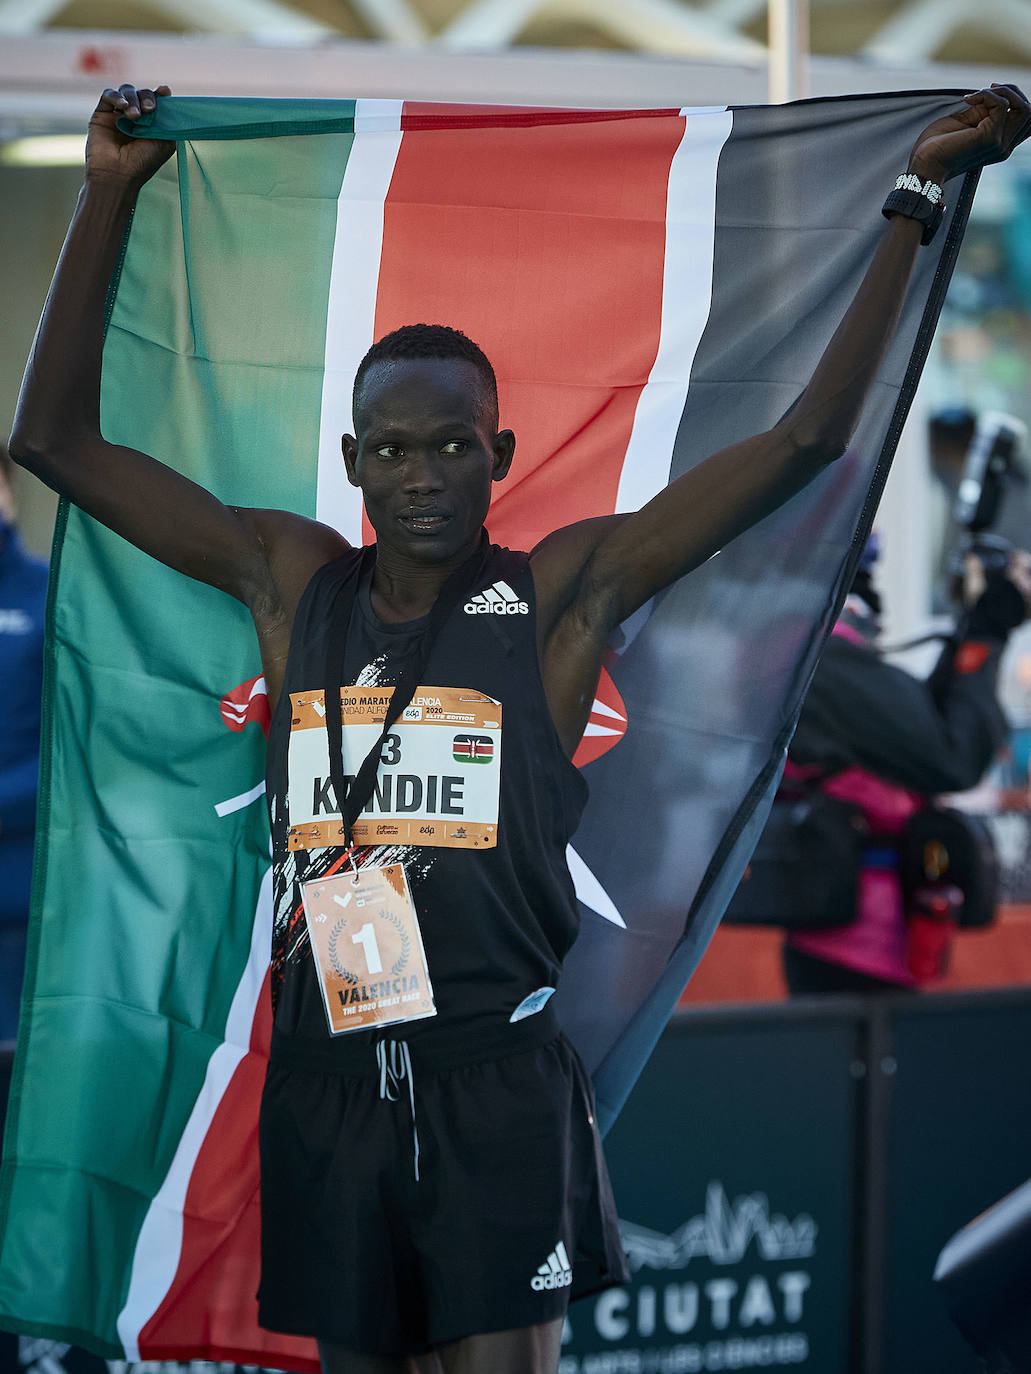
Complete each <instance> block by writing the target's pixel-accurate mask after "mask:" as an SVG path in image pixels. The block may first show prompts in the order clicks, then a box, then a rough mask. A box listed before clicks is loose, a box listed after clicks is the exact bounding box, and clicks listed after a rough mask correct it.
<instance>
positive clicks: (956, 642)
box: [775, 536, 1031, 994]
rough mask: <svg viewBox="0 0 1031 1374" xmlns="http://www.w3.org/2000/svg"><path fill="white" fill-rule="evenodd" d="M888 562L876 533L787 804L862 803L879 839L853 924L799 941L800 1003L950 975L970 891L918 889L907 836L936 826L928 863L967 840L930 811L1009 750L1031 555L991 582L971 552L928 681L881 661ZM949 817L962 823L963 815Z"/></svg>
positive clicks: (863, 825) (791, 764) (865, 865)
mask: <svg viewBox="0 0 1031 1374" xmlns="http://www.w3.org/2000/svg"><path fill="white" fill-rule="evenodd" d="M876 557H877V543H876V536H872V537H871V541H870V542H869V543H868V545H867V549H866V551H865V553H864V556H863V559H862V562H861V564H860V568H859V571H858V573H857V575H856V577H855V580H854V582H853V585H852V589H851V591H850V593H849V596H848V598H847V599H846V602H845V605H844V608H843V610H842V613H841V616H840V617H839V619H838V621H837V623H836V625H835V627H834V630H833V632H832V635H831V638H830V640H829V641H828V644H827V647H826V649H825V650H824V653H823V655H822V657H821V659H820V662H819V665H818V666H817V669H816V673H815V674H814V677H813V682H812V685H811V687H810V689H809V693H808V695H807V697H806V701H805V705H804V707H803V709H802V714H801V717H800V718H799V722H798V728H797V730H796V732H795V737H794V739H793V741H792V743H791V746H790V749H789V751H788V766H787V769H786V771H785V775H784V782H783V784H782V788H781V794H780V796H779V798H778V802H777V803H776V804H775V805H776V806H781V807H783V806H784V805H791V804H792V803H793V802H797V799H798V796H799V794H800V792H803V791H806V790H807V789H809V790H811V789H813V788H818V789H819V791H820V793H821V794H822V795H823V796H824V797H829V798H831V799H834V800H836V801H838V802H841V803H847V804H851V806H852V808H853V816H854V820H855V822H856V823H857V824H858V825H859V827H860V829H861V830H862V831H864V832H865V833H864V834H863V836H862V844H861V846H860V854H861V857H860V863H859V873H858V882H857V883H856V885H855V888H854V893H855V896H854V900H853V903H852V905H853V908H854V910H853V912H852V913H850V914H851V919H849V914H845V917H844V919H845V921H846V922H847V923H846V924H838V925H836V926H828V927H827V928H816V927H813V928H810V929H797V930H789V932H788V935H787V938H786V940H785V944H784V950H783V962H784V973H785V977H786V979H787V983H788V988H789V990H790V991H791V993H792V994H803V993H819V992H861V991H877V990H884V989H890V988H917V987H921V986H926V985H932V984H933V983H935V982H937V981H939V980H940V979H941V977H942V976H944V973H945V971H946V969H947V964H948V950H949V944H950V943H951V935H952V931H953V930H954V928H955V924H956V918H957V915H958V910H959V909H960V908H961V905H962V901H963V898H964V896H965V895H967V894H964V893H963V892H962V891H958V890H957V888H956V886H955V880H954V875H953V874H952V873H950V872H947V871H944V869H943V871H942V873H941V874H938V875H937V877H938V878H940V879H941V881H929V882H928V883H927V884H926V885H924V886H921V887H918V888H917V889H916V890H907V888H906V884H905V881H904V879H905V874H904V873H903V871H902V869H903V865H904V858H903V855H904V852H905V843H906V834H907V830H911V827H912V825H913V818H914V817H918V816H919V817H921V818H922V819H923V820H925V821H929V822H930V828H928V827H927V826H926V825H924V826H923V827H922V828H921V835H920V840H919V846H920V849H921V853H923V852H924V851H925V850H927V852H929V853H930V854H932V855H933V854H934V853H935V852H941V851H942V848H943V845H945V844H947V845H949V846H950V847H951V845H952V840H951V835H952V834H954V832H948V835H949V838H944V839H941V840H936V839H935V832H934V825H935V822H936V819H937V820H938V822H939V823H940V824H942V825H943V826H948V825H949V824H950V823H951V822H950V821H949V820H944V821H943V820H941V813H935V812H934V811H933V809H928V804H929V802H930V800H931V799H932V798H933V797H935V796H936V795H938V794H940V793H949V792H961V791H965V790H967V789H968V788H971V787H974V786H975V785H976V784H977V783H978V782H979V781H980V779H981V777H982V775H983V774H984V772H985V770H986V769H987V768H988V766H989V764H990V763H991V761H992V758H993V756H994V755H995V753H996V752H997V750H998V749H999V748H1000V747H1001V746H1002V744H1003V743H1004V741H1005V739H1006V734H1007V724H1006V720H1005V717H1004V715H1003V712H1002V709H1001V707H1000V706H999V703H998V701H997V698H996V685H997V678H998V669H999V660H1000V658H1001V656H1002V650H1003V647H1004V645H1005V643H1006V640H1007V637H1008V636H1009V634H1010V632H1011V631H1013V630H1014V629H1016V627H1017V626H1018V625H1020V624H1021V623H1022V622H1023V621H1024V619H1025V617H1026V616H1027V615H1028V612H1029V611H1031V555H1029V554H1027V553H1025V552H1022V551H1014V552H1013V553H1011V554H1010V555H1009V558H1008V562H1007V563H1005V564H1004V565H1003V566H1002V567H1001V568H1000V569H999V570H998V571H996V572H992V573H990V574H989V575H987V576H986V573H985V568H984V565H983V564H982V563H981V561H980V560H979V559H978V558H977V557H975V556H973V555H970V556H968V557H967V558H966V560H965V572H964V576H963V580H962V588H961V589H960V593H961V604H962V610H961V613H960V616H959V620H958V623H957V626H956V629H955V632H954V634H953V636H952V637H951V638H950V639H949V640H948V642H947V643H946V645H945V648H944V649H943V651H942V654H941V656H940V658H939V660H938V663H937V665H936V666H935V668H934V671H933V672H932V673H931V675H930V677H928V678H927V679H926V680H921V679H919V678H916V677H914V676H913V675H912V674H910V673H907V672H904V671H903V670H902V669H900V668H897V667H894V666H893V665H891V664H889V663H887V662H885V660H884V659H883V658H882V657H881V656H880V654H879V652H878V651H877V648H876V641H877V638H878V635H879V632H880V612H881V600H880V596H879V595H878V593H877V591H876V589H875V587H874V584H873V578H872V571H873V566H874V563H875V561H876ZM946 814H947V815H951V818H952V821H954V822H955V823H956V824H962V818H957V816H956V813H946ZM945 834H946V832H945V831H943V836H944V835H945ZM936 847H937V848H936ZM932 876H934V875H932ZM961 885H962V884H961Z"/></svg>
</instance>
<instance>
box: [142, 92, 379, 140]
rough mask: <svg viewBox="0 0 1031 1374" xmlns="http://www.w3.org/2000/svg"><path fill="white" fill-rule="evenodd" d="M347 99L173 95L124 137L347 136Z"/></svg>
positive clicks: (350, 116) (350, 104) (350, 112)
mask: <svg viewBox="0 0 1031 1374" xmlns="http://www.w3.org/2000/svg"><path fill="white" fill-rule="evenodd" d="M354 106H355V102H354V101H353V100H255V99H249V98H246V97H244V98H242V99H241V98H235V99H233V98H226V99H222V100H219V99H211V98H209V97H207V96H173V97H171V98H168V99H164V100H162V101H160V103H159V104H158V106H157V108H156V109H155V110H152V111H151V112H150V113H149V114H144V115H141V116H140V118H139V119H138V120H133V121H132V122H131V123H130V122H129V121H127V120H123V121H122V122H121V126H120V127H121V128H122V131H123V132H124V133H130V134H134V135H135V136H136V137H137V138H175V139H184V138H185V139H191V140H193V141H196V140H199V139H225V138H284V137H288V136H290V135H293V134H330V133H344V134H348V133H351V132H352V131H353V129H354Z"/></svg>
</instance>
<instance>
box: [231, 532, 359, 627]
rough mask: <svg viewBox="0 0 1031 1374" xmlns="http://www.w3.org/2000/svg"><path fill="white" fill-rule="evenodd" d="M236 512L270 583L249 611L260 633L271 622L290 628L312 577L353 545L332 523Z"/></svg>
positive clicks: (267, 583) (266, 579) (266, 580)
mask: <svg viewBox="0 0 1031 1374" xmlns="http://www.w3.org/2000/svg"><path fill="white" fill-rule="evenodd" d="M236 514H237V515H238V517H239V518H240V520H241V521H243V522H244V523H245V524H247V525H249V526H250V528H251V530H252V532H253V534H254V537H255V539H256V540H257V543H258V545H259V547H260V548H261V551H262V554H263V561H264V564H265V569H266V577H265V585H264V587H263V588H261V589H260V590H259V592H258V595H257V596H256V597H255V600H254V602H252V604H251V607H250V609H251V614H252V615H253V617H254V621H255V624H256V625H257V626H258V630H259V634H260V633H261V629H262V622H263V621H267V620H269V619H272V620H276V621H282V620H284V619H285V620H286V622H287V623H288V624H291V623H292V622H293V617H294V612H295V611H296V609H297V603H298V602H299V601H300V599H301V595H302V593H303V592H304V589H305V587H306V586H307V585H308V583H309V582H310V581H311V579H312V577H313V575H314V574H315V573H316V572H317V571H318V569H319V568H321V567H322V566H323V565H324V564H326V563H330V562H332V560H333V559H334V558H339V557H340V555H341V554H342V553H344V552H346V550H347V549H348V548H349V547H350V545H349V544H348V542H347V540H346V539H345V538H344V537H343V535H342V534H339V533H338V532H337V531H336V530H334V529H332V528H331V527H330V526H329V525H323V524H322V523H321V522H320V521H318V520H311V519H309V518H308V517H307V516H305V515H297V514H296V513H295V512H293V511H287V510H262V509H258V508H255V507H237V508H236Z"/></svg>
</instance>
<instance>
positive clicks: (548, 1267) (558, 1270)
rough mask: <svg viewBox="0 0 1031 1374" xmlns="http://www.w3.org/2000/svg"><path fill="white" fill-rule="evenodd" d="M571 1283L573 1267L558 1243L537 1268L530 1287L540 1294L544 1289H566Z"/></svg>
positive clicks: (563, 1248) (564, 1248) (564, 1250)
mask: <svg viewBox="0 0 1031 1374" xmlns="http://www.w3.org/2000/svg"><path fill="white" fill-rule="evenodd" d="M572 1282H573V1267H572V1265H571V1264H570V1263H569V1256H568V1255H567V1254H566V1247H565V1246H564V1245H563V1244H562V1242H561V1241H559V1243H558V1244H557V1245H556V1246H555V1248H554V1250H552V1252H551V1254H550V1255H549V1256H548V1258H547V1259H546V1260H545V1261H544V1263H543V1264H540V1265H538V1266H537V1272H536V1274H534V1276H533V1278H532V1279H531V1280H530V1287H531V1288H532V1289H533V1290H534V1291H535V1292H537V1293H540V1292H541V1291H542V1290H544V1289H545V1288H568V1287H569V1285H570V1284H571V1283H572Z"/></svg>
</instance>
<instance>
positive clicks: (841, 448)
mask: <svg viewBox="0 0 1031 1374" xmlns="http://www.w3.org/2000/svg"><path fill="white" fill-rule="evenodd" d="M966 99H967V108H966V110H964V111H961V112H960V113H959V114H957V115H950V116H947V117H945V118H943V119H939V120H936V121H935V122H934V123H933V124H931V125H930V126H929V127H928V128H927V129H926V130H925V131H924V132H923V133H922V134H921V135H920V137H919V138H918V139H917V141H916V144H915V145H914V148H913V151H912V154H911V156H910V163H909V171H910V172H911V173H913V174H914V175H915V176H916V177H919V179H920V182H921V184H923V183H926V182H931V183H933V184H935V185H937V186H939V187H940V186H942V185H943V184H944V183H945V181H946V180H947V179H949V178H950V177H953V176H957V175H959V174H960V173H962V172H966V171H968V170H971V169H973V168H976V167H980V166H983V165H985V164H986V163H989V162H998V161H1001V160H1002V159H1004V158H1005V157H1008V156H1009V154H1010V152H1011V151H1012V150H1013V148H1014V147H1015V146H1016V145H1017V143H1019V142H1020V141H1021V140H1022V139H1024V138H1025V137H1026V136H1027V134H1028V132H1029V131H1031V106H1029V104H1028V101H1027V99H1026V97H1025V96H1024V95H1023V93H1022V92H1021V91H1019V90H1018V89H1017V88H1016V87H1015V86H993V87H991V88H989V89H987V90H983V91H978V92H976V93H975V94H974V95H971V96H967V97H966ZM922 233H923V225H922V224H921V223H920V222H919V221H917V220H916V219H912V218H906V217H904V216H903V215H901V214H895V215H893V216H892V217H891V218H890V220H889V221H888V222H887V224H886V225H885V229H884V232H883V234H882V237H881V240H880V243H879V245H878V248H877V251H876V253H875V254H874V257H873V260H872V262H871V263H870V266H869V268H868V270H867V272H866V274H865V276H864V278H863V281H862V283H861V284H860V286H859V289H858V291H857V292H856V295H855V298H854V299H853V301H852V303H851V305H850V306H849V308H848V310H847V312H846V314H845V316H844V318H843V319H842V321H841V324H840V325H839V326H838V328H837V330H836V331H835V333H834V336H833V337H832V339H831V340H830V342H829V343H828V345H827V347H826V349H825V350H824V353H823V356H822V357H821V359H820V361H819V363H818V364H817V367H816V370H815V371H814V373H813V376H812V378H811V379H810V381H809V383H808V385H807V386H806V388H805V390H804V392H803V393H802V395H801V397H800V398H799V400H798V402H797V403H796V404H795V405H794V406H793V407H792V409H791V410H790V411H789V412H788V414H787V415H785V416H784V418H783V419H782V420H780V421H779V422H778V423H777V424H776V425H775V426H774V427H773V428H772V429H770V430H768V431H766V432H764V433H762V434H758V435H754V436H752V437H749V438H746V439H743V440H742V441H741V442H739V443H736V444H732V445H730V446H729V447H728V448H725V449H722V450H721V451H720V452H718V453H715V454H713V455H712V456H711V457H710V458H707V459H706V460H705V461H704V462H702V463H700V464H699V465H698V466H697V467H695V468H693V469H692V470H691V471H690V472H688V473H686V474H685V475H684V476H683V477H680V478H679V479H678V480H677V481H675V482H673V483H671V484H670V485H669V486H668V487H666V488H665V489H664V490H663V491H662V492H660V493H659V494H658V495H657V496H655V497H654V498H653V500H651V501H650V502H649V503H648V504H647V505H646V506H645V507H643V508H642V509H641V510H640V511H637V512H636V513H634V514H632V515H627V516H613V517H611V518H609V519H602V520H597V521H593V522H587V523H585V524H582V525H574V526H570V527H569V528H568V529H565V530H560V531H558V532H557V533H556V534H555V535H553V536H551V537H549V538H548V539H546V540H545V541H544V542H543V543H542V544H541V545H539V546H538V548H537V549H536V550H535V551H534V556H533V568H534V578H535V582H536V585H537V589H538V604H539V608H540V616H539V618H540V622H541V625H542V640H541V660H542V667H543V670H544V677H545V685H546V688H547V690H548V698H549V702H550V704H551V708H552V714H553V716H554V718H555V722H556V725H557V727H558V729H559V733H560V735H562V737H563V739H564V740H565V741H566V743H567V746H568V744H569V743H570V742H572V743H573V744H574V745H575V741H576V740H577V739H578V738H579V731H580V730H582V726H583V720H584V719H585V718H586V717H585V714H584V713H585V711H586V709H587V707H588V706H589V703H590V696H589V693H590V692H591V691H592V690H593V683H594V681H596V679H597V666H598V663H600V654H601V651H602V648H603V646H604V643H605V640H606V638H607V637H608V635H609V634H610V633H611V631H612V630H613V629H614V628H615V626H617V625H618V624H620V622H621V621H623V620H625V619H626V617H627V616H628V615H630V614H632V612H633V611H634V610H636V609H637V607H639V606H641V605H643V604H644V602H645V601H647V600H648V598H649V597H651V596H653V595H655V593H656V592H658V591H661V590H662V588H664V587H666V586H668V585H669V584H670V583H671V582H674V581H675V580H676V579H677V578H679V577H682V576H683V575H684V574H685V573H687V572H690V570H691V569H692V568H695V567H697V566H698V565H699V564H701V563H703V562H704V561H705V560H706V559H707V558H708V557H710V555H711V554H713V553H715V552H716V551H717V550H718V549H720V548H722V547H723V546H724V545H725V544H726V543H727V542H728V541H729V540H731V539H733V538H734V537H735V536H736V535H738V534H740V533H742V532H743V531H744V530H746V529H748V528H749V527H750V526H751V525H753V524H755V523H756V522H757V521H759V520H761V519H762V518H763V517H764V516H766V515H768V514H769V513H770V512H771V511H773V510H775V509H776V508H777V507H778V506H780V505H782V504H783V502H785V501H786V500H787V499H788V498H789V497H791V496H793V495H794V494H795V493H796V492H797V491H799V490H801V488H802V487H804V486H806V485H807V484H808V483H809V482H810V481H812V479H813V478H814V477H815V476H816V475H817V473H819V472H820V471H821V470H822V469H823V468H825V467H826V466H827V465H828V464H829V463H831V462H833V461H834V460H835V459H836V458H839V457H840V456H841V455H842V454H843V453H844V452H845V450H846V448H847V447H848V444H849V442H850V439H851V437H852V434H853V432H854V431H855V428H856V426H857V424H858V422H859V418H860V415H861V413H862V410H863V406H864V404H865V402H866V398H867V396H868V394H869V391H870V388H871V386H872V385H873V382H874V380H875V378H876V377H877V374H878V371H879V369H880V366H881V362H882V360H883V358H884V355H885V353H886V351H887V349H888V346H889V344H890V343H891V340H892V338H893V337H894V334H895V329H896V326H897V324H898V319H899V315H900V313H901V309H902V303H903V301H904V299H905V295H906V289H907V286H908V283H909V278H910V274H911V271H912V267H913V262H914V259H915V257H916V253H917V250H918V248H919V246H920V241H921V236H922ZM592 675H593V676H592Z"/></svg>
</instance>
